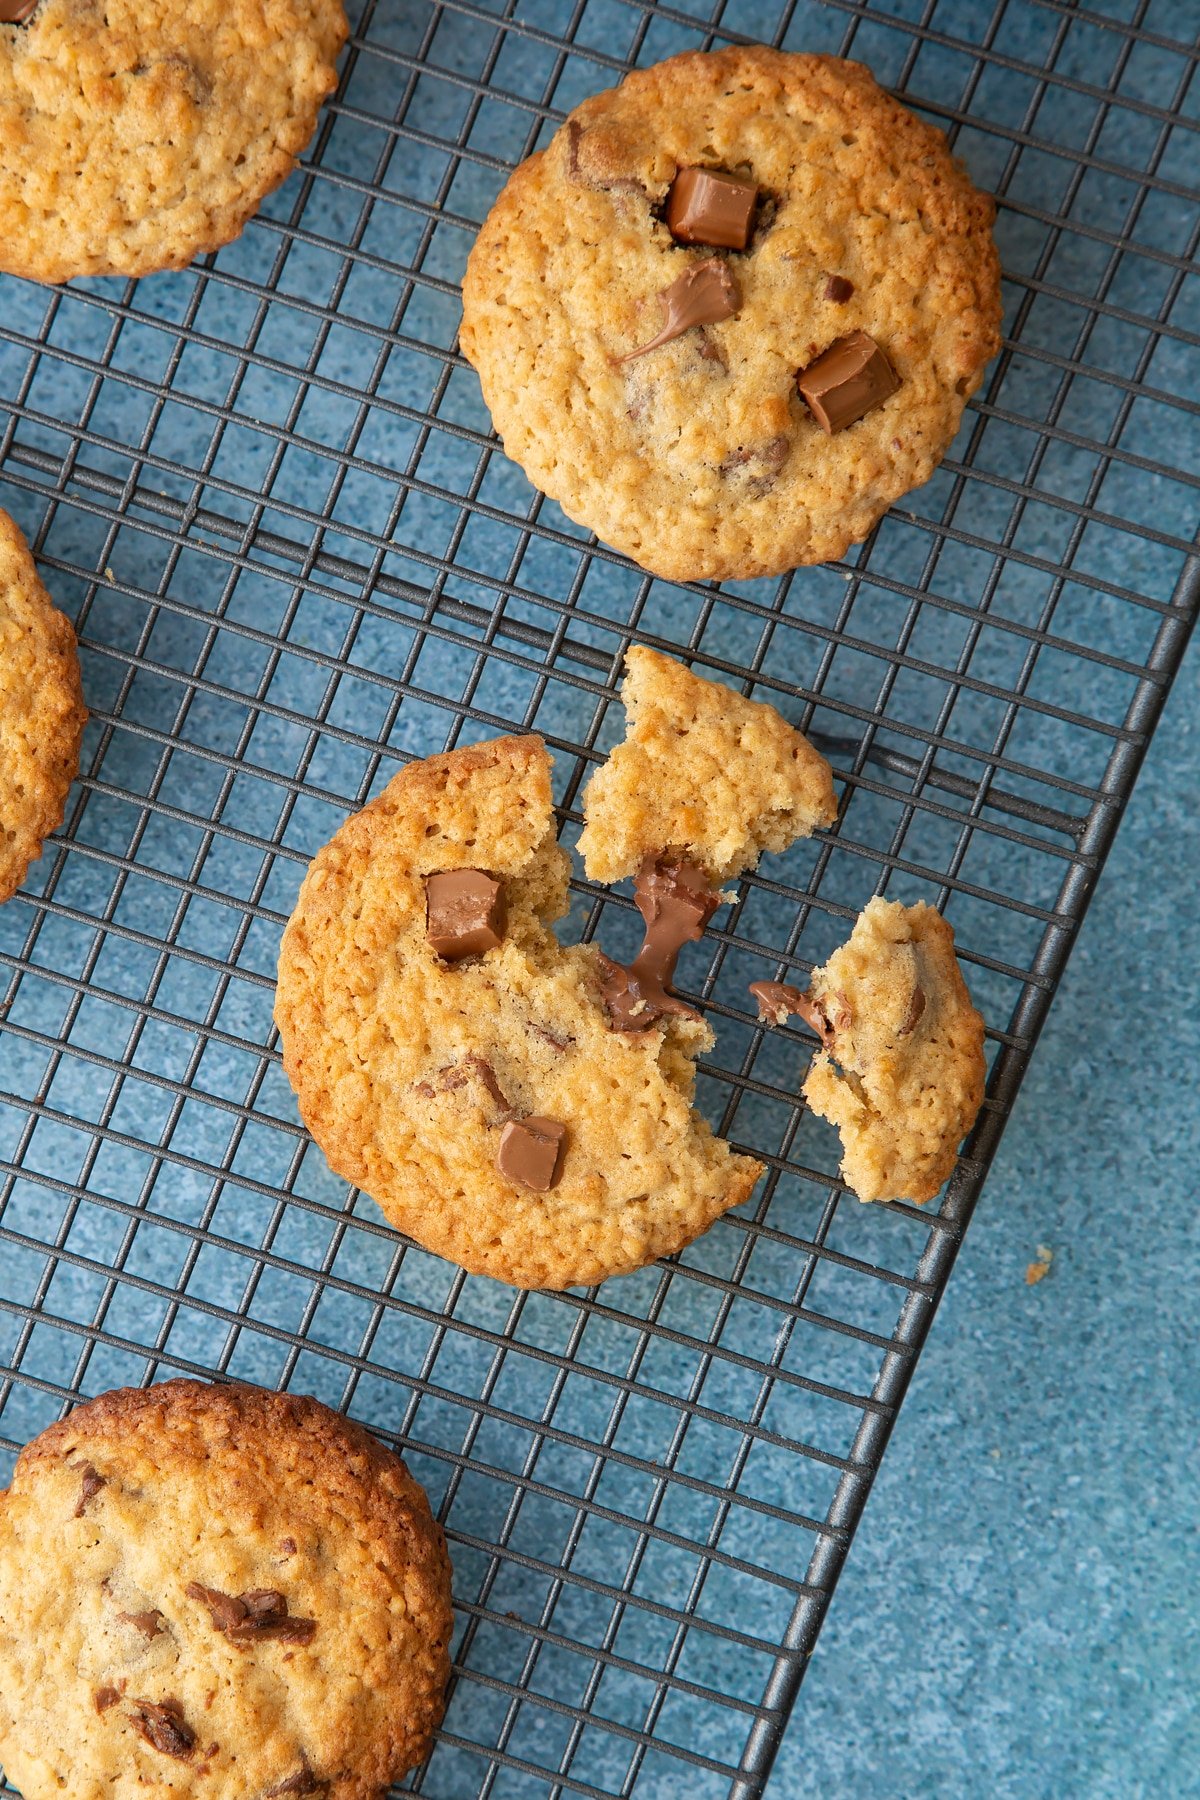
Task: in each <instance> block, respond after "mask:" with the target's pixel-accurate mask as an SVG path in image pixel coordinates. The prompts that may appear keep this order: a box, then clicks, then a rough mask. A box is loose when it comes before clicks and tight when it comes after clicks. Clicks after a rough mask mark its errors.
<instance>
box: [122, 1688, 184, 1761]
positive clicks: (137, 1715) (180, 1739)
mask: <svg viewBox="0 0 1200 1800" xmlns="http://www.w3.org/2000/svg"><path fill="white" fill-rule="evenodd" d="M129 1723H130V1724H131V1725H132V1726H133V1729H134V1730H135V1731H136V1732H137V1734H138V1736H139V1737H142V1738H145V1740H146V1742H147V1743H148V1744H149V1745H150V1746H151V1748H152V1749H154V1750H161V1751H162V1754H163V1755H164V1756H173V1757H174V1758H175V1760H176V1761H177V1762H187V1761H188V1760H189V1759H190V1757H191V1754H192V1751H193V1750H194V1749H195V1748H196V1734H195V1732H194V1731H193V1730H192V1728H191V1726H190V1725H188V1724H185V1722H184V1717H183V1708H182V1706H180V1704H179V1702H178V1700H162V1701H155V1700H135V1701H134V1702H133V1705H132V1706H131V1707H130V1710H129Z"/></svg>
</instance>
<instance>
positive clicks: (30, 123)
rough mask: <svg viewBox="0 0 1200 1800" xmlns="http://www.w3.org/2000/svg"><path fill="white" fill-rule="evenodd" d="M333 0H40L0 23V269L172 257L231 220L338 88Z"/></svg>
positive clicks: (50, 277)
mask: <svg viewBox="0 0 1200 1800" xmlns="http://www.w3.org/2000/svg"><path fill="white" fill-rule="evenodd" d="M346 35H347V25H346V17H345V13H344V11H343V8H342V3H341V0H189V4H188V5H187V6H182V5H179V4H169V3H168V0H104V3H103V4H102V3H101V0H42V3H41V5H39V6H38V8H37V10H36V12H35V13H34V14H33V16H32V17H31V18H30V20H29V22H28V23H27V24H26V25H24V26H21V27H17V26H3V27H0V269H3V270H6V271H7V272H8V273H9V274H13V275H23V276H26V277H28V278H29V279H30V280H34V281H68V280H70V279H71V277H72V276H76V275H145V274H149V273H151V272H152V271H154V270H156V269H178V268H182V267H183V266H184V265H185V264H187V263H189V262H190V261H191V259H192V258H193V256H196V255H198V254H200V253H202V252H204V251H208V250H215V249H218V248H219V247H220V246H221V245H222V244H226V243H228V242H229V240H230V239H231V238H234V237H236V236H237V235H238V233H239V232H240V231H241V230H242V228H243V226H244V225H245V223H246V221H247V220H248V219H249V218H250V216H251V214H252V213H253V212H254V211H255V210H256V208H257V207H258V205H259V203H260V202H261V201H262V199H263V197H264V196H265V195H266V194H268V193H270V192H271V190H272V189H273V188H276V187H278V186H279V184H280V182H281V181H283V180H284V179H285V178H286V177H287V176H288V175H289V174H290V173H291V171H292V169H293V167H294V165H295V160H296V157H297V156H298V155H299V153H300V151H301V150H302V149H303V148H304V146H305V144H306V143H307V142H308V140H309V138H310V137H311V136H312V132H313V127H314V126H315V124H316V119H317V112H318V109H319V108H320V105H321V102H322V101H323V100H324V99H325V98H326V96H327V95H328V94H330V93H331V92H332V91H333V88H334V86H335V84H336V71H335V69H334V61H335V58H336V57H337V54H338V51H339V50H340V49H341V46H342V44H343V42H344V41H345V38H346Z"/></svg>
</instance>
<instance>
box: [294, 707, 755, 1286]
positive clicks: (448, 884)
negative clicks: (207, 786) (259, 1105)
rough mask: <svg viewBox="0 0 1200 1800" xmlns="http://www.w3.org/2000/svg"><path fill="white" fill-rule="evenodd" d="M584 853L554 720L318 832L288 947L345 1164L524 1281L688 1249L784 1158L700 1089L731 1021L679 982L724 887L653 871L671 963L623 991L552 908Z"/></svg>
mask: <svg viewBox="0 0 1200 1800" xmlns="http://www.w3.org/2000/svg"><path fill="white" fill-rule="evenodd" d="M567 866H568V865H567V859H566V856H565V854H564V852H563V851H562V850H561V849H560V848H559V847H558V845H557V843H556V842H555V833H554V815H553V810H552V805H551V790H550V759H549V757H548V756H547V754H546V749H545V746H544V744H543V743H542V741H541V739H540V738H536V737H524V738H501V739H497V740H494V741H492V742H490V743H484V744H478V745H473V746H471V747H469V748H464V749H459V750H454V751H451V752H449V753H448V754H445V755H442V756H434V757H430V758H428V759H427V760H425V761H423V762H417V763H413V764H410V765H409V767H408V768H406V769H404V770H402V771H401V773H400V774H399V775H397V776H396V777H395V779H394V780H393V781H392V782H391V784H390V785H389V786H388V787H387V788H386V789H385V791H384V792H383V793H382V794H381V795H380V796H379V798H378V799H376V800H374V801H372V803H371V804H370V805H369V806H367V807H366V808H365V809H364V810H363V811H362V812H360V813H358V814H356V815H355V816H354V817H353V818H351V819H349V820H348V821H347V822H346V824H345V825H343V826H342V828H341V830H340V831H339V832H338V833H337V834H336V836H335V837H334V838H333V839H332V841H331V842H330V843H329V844H327V845H326V846H325V848H324V849H323V850H321V851H320V852H319V853H318V855H317V856H316V858H315V859H314V861H313V863H312V865H311V867H310V869H309V872H308V874H307V876H306V877H305V881H304V885H303V887H302V889H301V891H300V897H299V900H298V902H297V905H296V909H295V911H294V913H293V914H292V917H291V920H290V922H289V924H288V927H287V930H286V931H285V933H284V938H283V944H282V947H281V951H280V959H279V988H278V997H277V1002H276V1015H275V1016H276V1020H277V1022H278V1025H279V1029H280V1033H281V1036H282V1039H283V1054H284V1067H285V1069H286V1071H287V1073H288V1076H289V1078H290V1079H291V1082H292V1085H293V1087H294V1088H295V1090H296V1094H297V1096H298V1099H299V1103H300V1111H301V1114H302V1116H303V1119H304V1122H305V1124H306V1125H307V1126H308V1128H309V1130H310V1131H311V1132H312V1134H313V1136H314V1137H315V1138H316V1140H317V1142H318V1143H319V1144H320V1146H321V1148H322V1149H323V1150H324V1152H325V1154H326V1156H327V1157H328V1159H329V1161H330V1163H331V1164H332V1166H333V1167H334V1168H335V1169H336V1170H337V1171H338V1172H339V1173H340V1174H342V1175H344V1176H346V1177H347V1178H348V1179H349V1180H351V1181H354V1182H356V1183H358V1184H359V1185H360V1186H361V1187H363V1188H365V1189H366V1191H367V1192H368V1193H369V1194H371V1195H372V1196H373V1197H374V1198H375V1199H376V1200H377V1201H378V1203H379V1205H380V1206H381V1207H382V1209H383V1211H384V1213H385V1214H386V1215H387V1217H388V1218H389V1219H390V1220H391V1221H392V1223H393V1224H395V1225H397V1226H398V1227H399V1228H400V1229H401V1230H402V1231H405V1232H407V1233H408V1235H409V1236H410V1237H413V1238H415V1239H416V1240H417V1242H418V1243H421V1244H424V1245H425V1246H426V1247H427V1248H428V1249H430V1250H434V1251H436V1252H438V1253H439V1254H440V1255H442V1256H446V1257H449V1258H450V1259H451V1260H452V1261H454V1262H457V1263H459V1264H461V1265H462V1266H463V1267H464V1268H467V1269H470V1270H473V1271H476V1272H479V1273H483V1274H488V1275H493V1276H496V1277H497V1278H499V1279H500V1280H503V1281H509V1282H512V1283H514V1284H515V1285H516V1286H518V1287H549V1288H563V1287H568V1286H572V1285H575V1284H577V1283H590V1282H594V1281H599V1280H601V1279H602V1278H603V1277H604V1276H606V1275H611V1274H615V1273H619V1272H623V1271H626V1270H630V1269H636V1268H640V1267H641V1265H642V1264H643V1263H646V1262H649V1261H651V1260H652V1259H653V1258H655V1257H657V1256H663V1255H668V1254H670V1253H672V1252H674V1251H677V1250H679V1249H681V1248H682V1247H683V1246H684V1245H685V1244H687V1243H689V1242H690V1241H691V1240H692V1239H693V1238H694V1237H696V1236H698V1235H699V1233H700V1232H702V1231H704V1230H705V1229H706V1228H707V1227H708V1226H709V1225H710V1224H711V1223H712V1222H713V1220H714V1219H716V1218H717V1217H718V1216H719V1215H720V1214H721V1213H723V1212H725V1211H726V1210H727V1209H728V1208H729V1207H731V1206H736V1205H738V1204H739V1202H741V1201H743V1200H745V1199H746V1198H747V1196H748V1195H749V1193H750V1191H751V1189H752V1188H753V1186H754V1183H755V1181H756V1180H757V1178H758V1176H759V1174H760V1173H761V1168H760V1165H759V1164H758V1163H757V1162H755V1161H754V1160H753V1159H752V1158H751V1157H748V1156H740V1155H737V1154H735V1152H734V1151H732V1150H731V1149H730V1147H729V1145H728V1144H726V1143H724V1142H723V1141H722V1140H721V1139H720V1138H718V1137H715V1136H714V1135H713V1133H712V1131H711V1130H710V1129H709V1127H708V1125H707V1124H706V1122H705V1121H704V1120H703V1119H702V1118H701V1117H700V1115H699V1114H698V1113H696V1112H695V1111H693V1109H692V1105H691V1095H692V1088H693V1083H694V1078H695V1070H694V1058H695V1056H696V1054H697V1053H698V1052H699V1051H701V1050H704V1049H707V1048H708V1047H709V1046H710V1045H711V1044H712V1042H713V1038H712V1034H711V1032H710V1031H709V1029H708V1027H707V1025H705V1024H704V1022H703V1021H702V1020H701V1019H700V1017H699V1016H698V1014H697V1013H696V1012H695V1011H694V1009H693V1008H691V1007H690V1006H688V1005H687V1004H686V1003H685V1002H684V1001H683V1000H681V999H679V997H678V996H675V995H673V994H671V993H670V992H669V991H668V989H669V984H670V979H671V975H672V973H673V964H674V954H677V952H678V949H679V947H680V945H681V944H682V943H684V942H685V941H686V940H687V938H688V937H689V936H698V935H699V932H700V931H701V930H702V929H703V927H704V924H705V922H706V921H707V919H708V917H709V915H710V913H711V911H712V908H713V907H714V906H715V905H717V904H718V903H719V897H718V896H717V895H715V894H712V893H711V892H710V890H709V888H708V884H707V882H706V879H705V876H704V873H703V871H699V870H691V869H688V868H681V867H680V866H678V865H677V864H672V863H670V862H663V863H662V865H661V866H654V867H652V868H651V869H650V870H649V871H648V873H647V877H646V883H645V887H646V893H645V895H644V898H645V904H646V908H647V911H648V913H649V914H650V915H652V917H653V919H654V921H655V926H654V930H655V940H654V956H655V958H656V968H657V969H658V971H659V974H660V976H661V980H660V982H659V985H658V987H657V988H655V989H654V992H653V994H646V995H640V996H639V995H629V996H627V999H626V1002H625V1003H617V1005H616V1010H615V1011H614V1010H611V1009H610V1007H609V1005H608V1004H607V1003H606V991H605V989H606V981H607V980H608V975H609V971H610V969H611V968H612V967H615V965H608V964H606V962H605V959H603V958H602V957H601V955H600V953H599V952H598V951H597V950H596V949H595V948H594V947H593V946H591V945H575V946H566V945H563V944H560V943H559V942H558V940H557V938H556V936H555V934H554V931H553V929H552V925H553V921H554V920H555V919H556V918H558V917H560V915H561V914H562V913H564V912H565V911H566V908H567ZM658 998H660V999H661V1003H655V1000H656V999H658Z"/></svg>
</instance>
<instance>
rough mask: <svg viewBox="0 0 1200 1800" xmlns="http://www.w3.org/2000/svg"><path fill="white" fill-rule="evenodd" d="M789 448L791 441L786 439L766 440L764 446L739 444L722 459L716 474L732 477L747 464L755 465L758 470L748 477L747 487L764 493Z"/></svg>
mask: <svg viewBox="0 0 1200 1800" xmlns="http://www.w3.org/2000/svg"><path fill="white" fill-rule="evenodd" d="M791 447H792V441H791V439H790V438H788V437H773V438H768V439H767V442H766V443H765V444H751V445H749V446H747V445H745V444H739V445H738V447H737V449H736V450H731V451H730V452H729V455H728V456H725V457H722V459H721V461H720V462H719V463H718V464H717V472H718V474H720V475H734V474H736V473H737V471H738V470H739V469H744V468H746V466H747V465H748V464H750V463H756V464H757V465H758V468H757V470H756V471H754V472H752V473H751V474H750V475H749V477H748V481H749V485H750V487H751V488H753V489H756V490H758V491H760V492H763V493H765V492H766V490H767V488H769V487H770V485H771V483H772V482H773V481H774V479H775V477H776V475H777V474H778V473H779V470H780V469H782V467H783V465H784V463H785V462H786V461H787V459H788V451H789V450H790V449H791Z"/></svg>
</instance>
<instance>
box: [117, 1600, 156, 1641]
mask: <svg viewBox="0 0 1200 1800" xmlns="http://www.w3.org/2000/svg"><path fill="white" fill-rule="evenodd" d="M117 1617H118V1619H120V1621H121V1623H122V1625H133V1626H136V1628H137V1629H138V1631H140V1632H141V1633H142V1635H143V1636H144V1637H148V1638H156V1637H157V1636H158V1634H159V1632H160V1631H165V1630H166V1629H167V1621H166V1620H165V1619H164V1618H163V1616H162V1614H161V1613H160V1612H158V1611H157V1610H156V1609H155V1608H154V1607H151V1608H150V1609H149V1611H147V1612H137V1613H126V1612H123V1613H118V1614H117Z"/></svg>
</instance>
